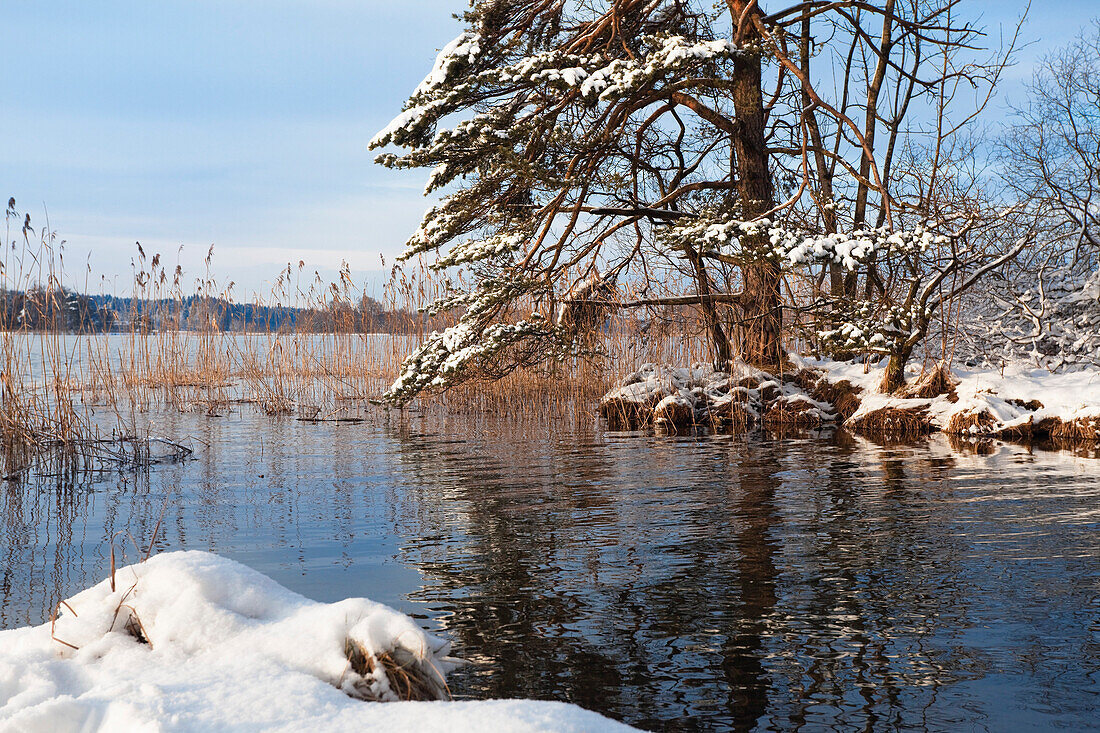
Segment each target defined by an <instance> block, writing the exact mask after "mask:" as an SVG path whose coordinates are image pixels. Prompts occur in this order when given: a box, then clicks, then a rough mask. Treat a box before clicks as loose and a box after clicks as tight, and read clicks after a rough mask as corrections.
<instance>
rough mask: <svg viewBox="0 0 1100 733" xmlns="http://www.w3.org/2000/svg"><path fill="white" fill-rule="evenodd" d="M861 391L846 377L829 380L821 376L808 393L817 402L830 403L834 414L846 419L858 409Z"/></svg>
mask: <svg viewBox="0 0 1100 733" xmlns="http://www.w3.org/2000/svg"><path fill="white" fill-rule="evenodd" d="M861 392H863V390H862V389H860V388H859V387H856V386H854V385H853V384H852V383H851V382H849V381H848V380H847V379H842V380H840V381H839V382H830V381H829V380H827V379H825V378H821V379H819V380H818V381H817V383H816V384H815V385H814V386H813V388H812V389H811V390H810V391H809V394H810V396H811V397H813V398H814V399H815V400H817V401H818V402H826V403H828V404H830V405H832V406H833V409H834V410H836V414H837V415H839V416H840V417H841V418H842V419H844V420H847V419H848V418H850V417H851V416H852V415H854V414H856V411H857V410H858V409H859V405H860V399H859V395H860V393H861Z"/></svg>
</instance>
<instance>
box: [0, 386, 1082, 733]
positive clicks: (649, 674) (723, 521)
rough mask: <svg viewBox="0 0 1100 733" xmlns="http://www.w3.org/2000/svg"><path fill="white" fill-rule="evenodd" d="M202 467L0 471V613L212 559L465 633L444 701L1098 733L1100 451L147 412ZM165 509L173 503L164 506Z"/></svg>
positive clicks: (773, 722)
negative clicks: (194, 557) (526, 701)
mask: <svg viewBox="0 0 1100 733" xmlns="http://www.w3.org/2000/svg"><path fill="white" fill-rule="evenodd" d="M145 419H147V420H148V421H149V423H150V425H151V426H152V428H153V431H154V433H156V434H161V435H168V436H171V437H174V438H177V439H182V438H186V437H188V436H190V437H191V438H192V439H193V444H194V445H195V447H196V452H195V455H194V457H193V458H192V459H190V460H186V461H183V462H179V463H170V464H163V465H156V466H153V467H152V468H151V469H149V470H148V471H147V472H137V473H134V472H128V473H119V472H117V471H115V472H110V471H108V472H104V473H101V474H97V475H94V476H90V477H86V478H82V479H80V480H78V481H75V482H72V481H68V480H67V479H62V478H56V477H55V478H50V477H38V478H35V479H33V480H30V481H26V482H19V481H7V482H4V483H2V484H0V492H2V500H0V507H2V509H0V516H2V521H0V552H2V553H3V560H4V565H3V571H2V572H3V575H2V577H0V626H2V627H3V628H10V627H13V626H20V625H26V624H38V623H42V622H43V621H45V620H46V619H48V618H49V616H50V612H51V608H52V607H53V606H54V605H55V604H56V603H57V601H58V600H59V599H60V598H63V597H65V596H67V595H70V594H72V593H73V592H75V591H77V590H78V589H80V588H83V587H85V586H87V585H90V584H93V583H95V582H98V581H99V580H101V579H103V578H104V577H105V576H106V574H107V572H108V556H109V546H110V541H111V538H112V537H115V538H116V539H115V544H116V546H117V547H119V548H122V547H123V546H125V547H126V552H127V558H128V560H134V559H135V557H136V552H135V550H134V549H133V544H132V542H131V540H130V539H129V538H128V537H129V536H132V537H133V539H134V541H136V542H137V543H138V544H141V545H144V544H145V543H147V542H148V541H149V539H150V538H151V536H152V534H153V528H154V526H155V525H156V524H157V521H158V518H159V517H160V515H161V512H162V507H164V506H166V507H167V508H166V510H165V511H164V517H163V523H162V527H161V530H160V535H159V538H158V541H157V547H158V548H159V549H161V550H168V549H173V550H174V549H202V550H211V551H214V552H218V553H221V554H223V555H226V556H228V557H231V558H234V559H236V560H240V561H242V562H244V563H246V564H248V565H250V566H251V567H253V568H255V569H257V570H260V571H262V572H264V573H266V574H268V575H270V576H271V577H273V578H274V579H276V580H277V581H278V582H280V583H282V584H284V585H286V586H287V587H289V588H291V589H293V590H296V591H298V592H300V593H302V594H304V595H306V596H309V597H311V598H314V599H317V600H322V601H333V600H338V599H341V598H344V597H347V596H366V597H369V598H372V599H374V600H378V601H381V602H384V603H387V604H390V605H392V606H394V607H396V608H398V609H400V610H402V611H404V612H406V613H409V614H411V615H413V616H414V617H416V618H417V619H419V620H420V622H421V623H422V624H423V626H424V627H425V628H427V629H430V630H432V631H434V632H436V633H439V634H442V635H444V636H446V637H448V638H451V639H452V640H453V641H454V652H455V653H456V654H457V655H458V656H461V657H464V658H465V659H467V660H469V662H470V664H469V665H468V666H466V667H464V668H463V669H461V670H459V671H458V672H456V673H454V674H453V675H452V677H451V679H450V684H451V689H452V692H453V693H454V694H455V696H456V697H458V698H486V697H534V698H543V699H554V700H564V701H570V702H575V703H578V704H580V705H582V706H584V707H586V708H589V709H592V710H597V711H599V712H601V713H604V714H606V715H608V716H611V717H613V718H616V719H619V720H623V721H625V722H628V723H631V724H633V725H637V726H639V727H642V728H649V729H661V730H718V729H732V730H746V731H747V730H793V729H806V730H820V729H837V730H852V729H857V728H858V729H866V730H883V729H901V730H944V731H954V730H971V729H978V730H1007V729H1025V728H1026V729H1059V728H1060V729H1069V730H1084V729H1089V728H1095V727H1096V725H1097V723H1096V721H1097V720H1100V531H1098V530H1100V462H1098V461H1097V459H1095V458H1093V457H1088V456H1084V455H1078V456H1075V455H1073V454H1071V453H1068V452H1053V451H1050V452H1047V451H1040V450H1031V451H1029V450H1028V449H1026V448H1024V447H1020V446H1010V445H1002V444H989V445H985V446H968V445H956V446H955V447H952V446H951V445H950V444H949V443H948V441H947V439H946V438H944V437H943V436H936V437H934V438H932V439H929V440H923V441H919V442H916V443H912V444H877V443H875V442H872V441H868V440H864V439H861V438H856V437H853V436H850V435H847V434H845V433H826V434H820V435H812V436H807V437H797V438H786V439H778V438H767V437H764V436H762V435H761V436H748V437H731V436H698V437H696V436H692V437H659V436H653V435H651V434H647V433H621V432H620V433H616V432H608V431H604V430H602V429H601V428H600V426H599V425H596V424H594V421H592V420H589V419H588V418H581V419H578V420H576V421H573V420H551V419H549V418H548V419H546V420H545V421H543V422H537V421H520V420H510V419H507V418H502V417H493V416H489V415H481V416H478V415H475V416H467V417H450V418H448V417H445V416H441V415H439V414H419V413H416V412H408V413H404V414H396V413H395V414H391V415H389V416H386V415H383V414H381V413H377V414H375V413H368V418H367V419H366V420H365V421H364V422H361V423H307V422H301V421H298V420H296V419H294V417H293V416H285V417H268V416H265V415H262V414H260V413H259V411H257V410H254V409H252V408H250V407H247V406H246V407H243V408H240V409H235V410H231V411H226V413H225V414H224V415H222V416H208V415H205V414H202V413H179V412H175V411H172V410H163V411H160V410H154V411H152V412H150V413H148V414H146V415H145ZM166 502H167V503H166Z"/></svg>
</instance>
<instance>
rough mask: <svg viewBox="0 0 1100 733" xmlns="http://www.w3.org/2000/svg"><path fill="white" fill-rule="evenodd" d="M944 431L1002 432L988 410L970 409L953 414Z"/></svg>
mask: <svg viewBox="0 0 1100 733" xmlns="http://www.w3.org/2000/svg"><path fill="white" fill-rule="evenodd" d="M943 431H944V432H945V433H948V434H950V435H993V434H994V433H998V432H1000V425H999V423H998V422H997V418H995V417H993V415H992V414H990V412H989V411H988V410H969V411H966V412H957V413H955V414H954V415H952V416H951V419H950V420H948V421H947V427H945V428H944V430H943Z"/></svg>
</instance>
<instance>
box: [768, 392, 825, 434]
mask: <svg viewBox="0 0 1100 733" xmlns="http://www.w3.org/2000/svg"><path fill="white" fill-rule="evenodd" d="M763 423H764V427H765V428H768V429H771V430H780V431H784V430H806V429H810V428H819V427H821V424H822V419H821V411H820V410H819V409H817V408H816V407H815V406H814V405H813V404H811V403H810V402H809V401H807V400H805V399H802V398H801V397H798V396H795V397H780V398H778V399H775V400H772V401H771V402H770V403H769V404H768V408H767V409H766V410H765V411H764V419H763Z"/></svg>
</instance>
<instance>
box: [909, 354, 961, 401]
mask: <svg viewBox="0 0 1100 733" xmlns="http://www.w3.org/2000/svg"><path fill="white" fill-rule="evenodd" d="M897 395H898V397H902V398H905V399H914V398H916V399H925V400H928V399H932V398H933V397H939V396H940V395H947V396H948V399H949V400H950V401H951V402H958V400H959V398H958V395H956V394H955V378H954V377H953V376H952V375H951V370H950V369H948V367H947V365H946V364H945V363H943V362H942V361H941V362H939V363H937V364H936V365H935V366H934V367H932V369H931V370H928V371H925V372H924V374H922V375H921V377H920V379H918V380H917V381H916V382H914V383H913V384H908V385H905V386H904V387H902V388H901V389H900V390H898V392H897Z"/></svg>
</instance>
